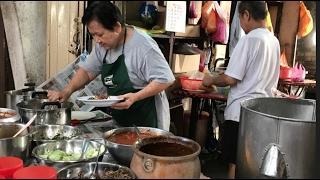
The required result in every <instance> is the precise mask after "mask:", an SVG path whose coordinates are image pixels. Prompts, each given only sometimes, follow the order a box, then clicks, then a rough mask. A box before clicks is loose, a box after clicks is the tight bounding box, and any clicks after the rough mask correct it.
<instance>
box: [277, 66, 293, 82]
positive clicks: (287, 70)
mask: <svg viewBox="0 0 320 180" xmlns="http://www.w3.org/2000/svg"><path fill="white" fill-rule="evenodd" d="M292 76H293V69H292V68H291V67H285V66H280V77H279V78H280V79H282V80H291V78H292Z"/></svg>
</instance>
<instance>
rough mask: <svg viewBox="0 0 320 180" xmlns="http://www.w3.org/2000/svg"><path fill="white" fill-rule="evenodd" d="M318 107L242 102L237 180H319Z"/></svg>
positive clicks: (285, 101) (305, 101) (281, 101)
mask: <svg viewBox="0 0 320 180" xmlns="http://www.w3.org/2000/svg"><path fill="white" fill-rule="evenodd" d="M316 103H317V102H316V100H311V99H287V98H271V97H264V98H262V97H260V98H251V99H248V100H244V101H242V102H241V116H240V124H239V139H238V146H237V173H236V178H239V179H242V178H243V179H250V178H253V177H257V178H261V179H262V178H268V179H269V178H270V179H271V178H278V179H281V178H290V179H291V178H292V179H313V178H316V177H317V172H318V167H319V165H317V164H318V161H317V160H316V159H317V157H316V156H317V155H318V153H319V151H317V150H316V149H317V148H316V146H317V143H319V139H318V137H319V136H317V133H316V121H317V116H316V112H317V109H316ZM261 127H264V128H261ZM249 139H250V141H249ZM278 152H279V153H278ZM277 153H278V154H277ZM248 154H250V158H248V157H249V156H248ZM272 155H276V156H272ZM268 157H272V158H271V161H269V160H270V159H269V158H268ZM277 163H279V164H277ZM277 167H278V168H277ZM273 168H275V169H273ZM265 170H270V171H265ZM272 170H276V171H272ZM281 170H282V171H281ZM272 176H277V177H272Z"/></svg>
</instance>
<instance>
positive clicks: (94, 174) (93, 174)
mask: <svg viewBox="0 0 320 180" xmlns="http://www.w3.org/2000/svg"><path fill="white" fill-rule="evenodd" d="M101 147H102V144H100V146H99V151H98V155H97V158H96V163H95V164H94V168H93V171H92V173H91V175H90V177H89V179H97V177H96V170H97V166H98V160H99V156H100V150H101Z"/></svg>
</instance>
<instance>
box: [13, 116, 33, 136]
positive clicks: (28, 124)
mask: <svg viewBox="0 0 320 180" xmlns="http://www.w3.org/2000/svg"><path fill="white" fill-rule="evenodd" d="M36 117H37V114H35V115H34V116H32V118H31V119H30V120H29V121H28V123H27V124H26V125H25V126H23V127H22V128H21V129H20V130H19V131H18V132H17V133H16V134H15V135H13V137H17V136H18V135H19V134H20V133H21V132H23V131H24V130H25V129H27V127H29V126H30V125H31V124H32V122H33V121H34V120H35V119H36Z"/></svg>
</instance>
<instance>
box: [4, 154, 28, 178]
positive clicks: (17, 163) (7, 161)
mask: <svg viewBox="0 0 320 180" xmlns="http://www.w3.org/2000/svg"><path fill="white" fill-rule="evenodd" d="M21 168H23V161H22V159H20V158H18V157H13V156H4V157H0V175H1V176H3V177H4V178H8V179H11V178H12V175H13V173H14V172H16V171H17V170H18V169H21ZM0 179H1V178H0Z"/></svg>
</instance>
